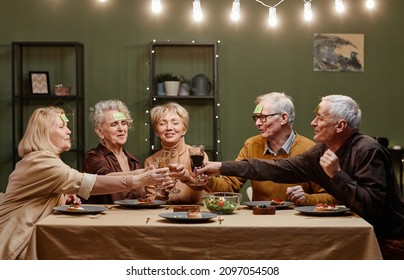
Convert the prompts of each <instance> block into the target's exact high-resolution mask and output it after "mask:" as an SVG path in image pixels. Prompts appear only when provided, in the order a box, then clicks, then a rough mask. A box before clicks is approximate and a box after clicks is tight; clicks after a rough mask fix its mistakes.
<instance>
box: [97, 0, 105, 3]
mask: <svg viewBox="0 0 404 280" xmlns="http://www.w3.org/2000/svg"><path fill="white" fill-rule="evenodd" d="M98 2H101V3H105V2H107V0H98Z"/></svg>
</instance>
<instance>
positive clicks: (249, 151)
mask: <svg viewBox="0 0 404 280" xmlns="http://www.w3.org/2000/svg"><path fill="white" fill-rule="evenodd" d="M255 103H256V107H255V110H254V112H253V116H252V117H253V121H254V123H255V126H256V127H257V128H258V131H259V135H256V136H253V137H250V138H248V139H247V140H246V141H245V143H244V147H243V148H242V149H241V151H240V152H239V154H238V156H237V158H236V160H238V161H239V160H243V159H248V158H255V159H284V158H288V157H293V156H296V155H298V154H301V153H303V152H304V151H306V150H308V149H309V148H311V147H313V146H314V145H315V143H314V142H313V141H312V140H310V139H308V138H306V137H304V136H302V135H299V134H297V133H296V132H295V131H293V121H294V119H295V108H294V105H293V102H292V99H291V98H290V97H289V96H287V95H286V94H284V93H279V92H271V93H267V94H264V95H261V96H258V97H257V99H256V101H255ZM247 180H248V179H245V178H241V177H235V176H223V177H213V178H212V179H211V180H209V181H208V183H207V185H205V186H204V189H205V190H207V191H211V192H213V191H217V192H223V191H230V192H240V190H241V188H242V187H243V186H244V184H245V183H246V182H247ZM251 187H252V190H253V197H252V200H255V201H271V200H283V201H292V202H294V203H295V204H297V205H316V204H317V203H336V201H335V199H334V198H333V197H332V196H331V195H330V194H328V193H327V192H326V191H325V190H324V189H323V188H322V187H321V186H319V185H317V184H315V183H313V182H301V183H298V184H283V183H275V182H273V181H256V180H252V181H251Z"/></svg>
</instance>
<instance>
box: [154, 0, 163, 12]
mask: <svg viewBox="0 0 404 280" xmlns="http://www.w3.org/2000/svg"><path fill="white" fill-rule="evenodd" d="M151 9H152V11H153V13H155V14H158V13H160V12H161V10H162V9H163V7H162V6H161V1H160V0H152V2H151Z"/></svg>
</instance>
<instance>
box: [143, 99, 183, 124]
mask: <svg viewBox="0 0 404 280" xmlns="http://www.w3.org/2000/svg"><path fill="white" fill-rule="evenodd" d="M167 112H172V113H176V114H177V115H178V116H179V117H180V119H181V122H182V124H183V125H184V127H185V129H188V125H189V114H188V111H187V109H185V108H184V107H182V106H181V105H180V104H178V103H175V102H168V103H165V104H162V105H157V106H156V107H153V108H152V109H151V110H150V119H151V123H152V125H153V128H154V130H156V128H157V124H158V122H159V121H160V120H161V118H162V117H163V115H164V114H166V113H167Z"/></svg>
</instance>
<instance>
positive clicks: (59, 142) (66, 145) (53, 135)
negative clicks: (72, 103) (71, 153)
mask: <svg viewBox="0 0 404 280" xmlns="http://www.w3.org/2000/svg"><path fill="white" fill-rule="evenodd" d="M70 134H71V131H70V129H69V128H68V127H67V122H65V121H63V119H62V118H61V114H55V117H54V120H53V122H52V127H51V129H50V141H51V143H52V144H53V145H54V146H55V147H56V148H57V149H58V150H59V152H60V153H62V152H64V151H68V150H69V149H70V148H71V143H70Z"/></svg>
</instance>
